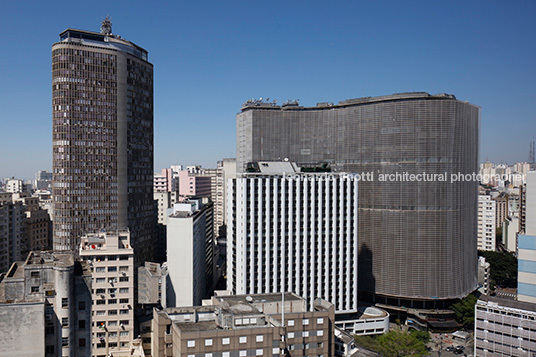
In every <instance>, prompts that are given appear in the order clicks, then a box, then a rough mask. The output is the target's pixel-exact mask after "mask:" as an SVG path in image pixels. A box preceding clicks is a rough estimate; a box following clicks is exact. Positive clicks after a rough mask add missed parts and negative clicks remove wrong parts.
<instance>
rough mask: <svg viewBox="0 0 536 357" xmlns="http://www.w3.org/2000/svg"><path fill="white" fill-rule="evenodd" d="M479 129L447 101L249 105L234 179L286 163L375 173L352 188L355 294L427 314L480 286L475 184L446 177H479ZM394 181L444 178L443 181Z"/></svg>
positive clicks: (420, 97)
mask: <svg viewBox="0 0 536 357" xmlns="http://www.w3.org/2000/svg"><path fill="white" fill-rule="evenodd" d="M479 120H480V109H479V108H478V107H477V106H475V105H472V104H470V103H467V102H462V101H459V100H456V98H455V97H454V96H453V95H447V94H440V95H430V94H428V93H402V94H396V95H390V96H383V97H374V98H360V99H351V100H346V101H343V102H339V103H338V104H335V105H334V104H332V103H319V104H318V105H317V106H316V107H310V108H306V107H301V106H299V105H298V103H295V102H290V103H286V104H284V105H283V106H276V105H274V104H272V103H262V102H258V101H250V102H247V103H245V105H244V106H243V107H242V111H241V113H239V114H238V115H237V118H236V122H237V137H236V141H237V171H238V172H244V171H245V170H246V164H247V163H248V162H250V161H268V160H281V159H284V158H288V159H289V160H290V161H294V162H296V163H297V164H298V165H301V166H306V165H308V164H315V163H319V162H324V163H327V164H329V166H330V167H331V168H332V169H333V170H334V171H339V172H341V171H343V172H358V173H373V174H374V175H375V180H374V181H361V182H359V213H358V215H359V218H358V222H359V223H358V225H359V235H358V236H359V289H360V290H361V291H362V295H364V296H372V298H374V299H375V301H376V302H380V303H382V302H384V303H387V304H390V305H400V306H406V307H410V306H411V307H416V308H417V307H419V308H422V307H434V306H437V302H441V301H445V303H448V300H449V299H454V298H460V297H463V296H465V295H467V294H469V293H470V292H472V291H473V290H474V289H475V288H476V284H477V265H476V264H477V250H476V238H475V237H476V212H477V182H475V181H470V180H469V181H466V180H459V181H456V182H452V183H451V182H450V178H451V175H458V174H462V175H467V174H469V175H470V174H473V173H475V172H476V170H477V169H478V143H479V134H478V129H479ZM397 173H399V174H404V173H407V174H408V175H411V174H415V175H418V174H422V173H427V174H432V175H433V174H436V175H437V174H444V175H445V176H446V181H441V180H440V179H438V178H437V177H436V178H435V179H434V178H428V179H426V178H424V179H423V178H422V177H421V179H420V180H418V179H414V180H411V179H396V178H395V176H396V174H397ZM380 175H392V176H383V177H384V178H385V177H391V178H392V179H384V180H382V177H381V176H380ZM456 177H458V176H456ZM464 177H465V176H464Z"/></svg>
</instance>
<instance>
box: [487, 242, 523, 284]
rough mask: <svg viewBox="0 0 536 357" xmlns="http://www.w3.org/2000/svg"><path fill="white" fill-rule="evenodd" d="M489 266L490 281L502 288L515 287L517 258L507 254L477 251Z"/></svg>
mask: <svg viewBox="0 0 536 357" xmlns="http://www.w3.org/2000/svg"><path fill="white" fill-rule="evenodd" d="M478 255H480V256H483V257H484V258H486V262H488V263H489V265H490V279H491V280H493V281H494V282H495V283H496V284H497V285H499V286H501V287H504V288H516V287H517V258H516V257H515V256H514V255H512V254H511V253H508V252H490V251H482V250H479V251H478Z"/></svg>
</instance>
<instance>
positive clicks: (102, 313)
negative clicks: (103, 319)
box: [96, 310, 106, 316]
mask: <svg viewBox="0 0 536 357" xmlns="http://www.w3.org/2000/svg"><path fill="white" fill-rule="evenodd" d="M96 315H97V316H104V315H106V311H105V310H98V311H97V313H96Z"/></svg>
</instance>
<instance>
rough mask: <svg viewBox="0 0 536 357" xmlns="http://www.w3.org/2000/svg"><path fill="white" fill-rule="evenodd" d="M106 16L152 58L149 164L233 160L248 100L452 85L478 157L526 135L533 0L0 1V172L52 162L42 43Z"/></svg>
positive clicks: (520, 143) (444, 89) (535, 118)
mask: <svg viewBox="0 0 536 357" xmlns="http://www.w3.org/2000/svg"><path fill="white" fill-rule="evenodd" d="M107 14H109V15H110V16H111V18H112V22H113V32H114V33H115V34H118V35H121V36H122V37H123V38H126V39H128V40H131V41H133V42H134V43H136V44H138V45H140V46H142V47H144V48H145V49H147V50H148V51H149V60H150V61H151V62H152V63H153V64H154V76H155V79H154V104H155V111H154V114H155V133H154V135H155V169H156V170H157V171H158V170H159V169H160V168H162V167H167V166H169V165H170V164H174V163H183V164H193V163H199V164H202V165H203V166H207V167H211V166H215V163H216V161H217V160H219V159H221V158H223V157H234V155H235V115H236V113H237V112H238V111H239V109H240V106H241V104H242V103H243V102H244V101H245V100H246V99H249V98H259V97H263V98H266V97H269V98H271V99H277V100H278V101H279V102H282V101H284V100H287V99H297V98H299V99H300V103H301V104H302V105H306V106H309V105H315V104H316V103H317V102H338V101H340V100H345V99H349V98H357V97H362V96H377V95H385V94H392V93H397V92H405V91H426V92H429V93H451V94H454V95H456V97H457V98H458V99H460V100H464V101H469V102H471V103H473V104H476V105H479V106H481V107H482V121H481V151H480V153H481V160H485V159H489V160H492V161H496V162H509V163H513V162H515V161H525V160H527V158H528V149H529V142H530V141H531V140H533V138H534V135H536V111H535V110H534V104H535V103H536V41H535V36H536V21H534V18H536V2H534V1H528V0H527V1H515V0H514V1H504V0H503V1H467V0H465V1H435V0H426V1H424V0H423V1H411V0H410V1H370V0H369V1H358V0H354V1H332V2H328V1H262V2H261V1H204V2H202V1H195V2H194V1H192V2H184V1H173V2H156V3H151V2H149V1H140V2H137V1H91V2H80V5H77V3H76V2H67V3H66V2H53V1H35V2H32V1H25V2H19V1H6V0H2V2H1V3H0V31H1V34H2V35H1V36H0V48H1V51H0V120H1V123H0V124H1V126H0V127H1V128H2V130H1V134H2V135H1V138H2V139H1V140H0V177H8V176H16V177H21V178H31V177H33V175H34V173H35V172H36V171H37V170H50V169H51V167H52V157H51V155H52V154H51V151H52V150H51V146H52V139H51V137H52V133H51V132H52V125H51V122H52V119H51V53H50V52H51V45H52V44H53V43H54V42H56V41H57V40H58V34H59V33H60V32H61V31H63V30H64V29H66V28H68V27H72V28H80V29H85V30H94V31H98V30H99V26H100V21H101V18H102V17H103V16H106V15H107Z"/></svg>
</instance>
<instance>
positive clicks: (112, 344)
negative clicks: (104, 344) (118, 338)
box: [108, 342, 117, 347]
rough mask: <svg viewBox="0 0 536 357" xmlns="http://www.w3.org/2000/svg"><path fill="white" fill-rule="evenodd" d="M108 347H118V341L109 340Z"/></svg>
mask: <svg viewBox="0 0 536 357" xmlns="http://www.w3.org/2000/svg"><path fill="white" fill-rule="evenodd" d="M108 347H117V342H109V343H108Z"/></svg>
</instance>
